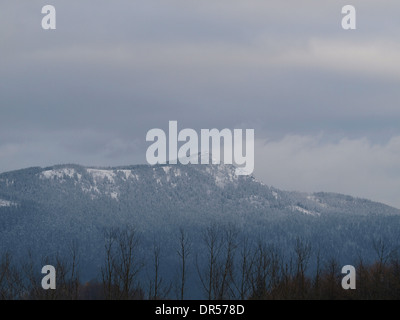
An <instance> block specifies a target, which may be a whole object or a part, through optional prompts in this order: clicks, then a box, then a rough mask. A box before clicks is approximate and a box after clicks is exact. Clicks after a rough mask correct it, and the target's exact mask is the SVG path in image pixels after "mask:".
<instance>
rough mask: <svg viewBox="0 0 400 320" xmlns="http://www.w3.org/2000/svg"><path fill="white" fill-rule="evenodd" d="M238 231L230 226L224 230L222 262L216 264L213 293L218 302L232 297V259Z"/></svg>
mask: <svg viewBox="0 0 400 320" xmlns="http://www.w3.org/2000/svg"><path fill="white" fill-rule="evenodd" d="M238 234H239V232H238V230H237V229H236V228H235V227H234V226H233V225H230V226H228V227H226V228H225V229H224V232H223V238H222V241H223V244H222V249H223V252H222V255H223V256H222V261H221V263H218V262H217V266H218V269H219V270H218V272H217V276H218V278H217V281H215V286H216V288H215V292H216V298H217V299H218V300H226V299H228V298H232V297H233V296H234V285H233V283H234V275H233V274H234V258H235V251H236V249H237V238H238Z"/></svg>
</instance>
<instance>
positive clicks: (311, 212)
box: [290, 206, 321, 217]
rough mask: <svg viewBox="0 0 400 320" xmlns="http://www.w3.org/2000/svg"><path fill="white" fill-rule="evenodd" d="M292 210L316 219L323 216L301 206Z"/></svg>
mask: <svg viewBox="0 0 400 320" xmlns="http://www.w3.org/2000/svg"><path fill="white" fill-rule="evenodd" d="M290 209H292V211H297V212H301V213H304V214H306V215H310V216H314V217H319V216H320V215H321V214H320V213H319V212H314V211H310V210H307V209H304V208H302V207H299V206H291V207H290Z"/></svg>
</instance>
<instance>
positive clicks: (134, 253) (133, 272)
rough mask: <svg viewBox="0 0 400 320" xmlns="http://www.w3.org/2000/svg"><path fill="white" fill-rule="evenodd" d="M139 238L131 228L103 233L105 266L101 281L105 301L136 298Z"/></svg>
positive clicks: (140, 263) (139, 261)
mask: <svg viewBox="0 0 400 320" xmlns="http://www.w3.org/2000/svg"><path fill="white" fill-rule="evenodd" d="M138 249H139V236H138V234H137V232H136V230H135V229H134V228H132V227H126V228H125V229H122V230H121V229H110V230H106V231H105V264H104V266H103V268H102V279H103V288H104V291H105V292H104V293H105V297H106V298H107V299H124V300H126V299H133V298H138V297H139V296H138V295H139V291H140V290H138V287H137V286H138V283H137V275H138V273H139V271H140V269H141V268H142V267H143V262H142V261H141V260H140V259H139V255H138Z"/></svg>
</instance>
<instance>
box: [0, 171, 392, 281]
mask: <svg viewBox="0 0 400 320" xmlns="http://www.w3.org/2000/svg"><path fill="white" fill-rule="evenodd" d="M212 223H218V224H223V225H224V224H230V225H234V226H235V228H237V230H239V231H240V233H241V234H242V235H249V236H250V237H252V238H254V239H256V238H262V239H264V240H266V241H268V242H274V243H277V244H279V245H280V246H281V247H283V248H286V247H289V246H291V245H292V243H293V241H294V239H296V238H297V237H302V238H305V239H307V240H308V241H310V242H311V243H312V244H313V246H314V247H315V248H319V249H321V248H322V249H323V250H322V251H323V252H324V254H325V255H326V257H327V258H329V256H334V257H335V258H338V259H341V260H343V261H346V262H348V263H350V262H351V261H350V260H352V259H353V260H356V259H357V258H358V257H359V255H360V254H361V255H363V256H365V257H366V258H368V257H372V256H373V254H374V253H373V249H372V241H373V240H374V239H378V238H383V239H385V240H387V241H390V242H391V243H395V242H397V241H398V236H399V230H400V210H398V209H395V208H392V207H389V206H386V205H384V204H380V203H376V202H372V201H369V200H365V199H358V198H353V197H351V196H346V195H340V194H332V193H322V192H321V193H313V194H310V193H301V192H287V191H282V190H278V189H275V188H273V187H270V186H267V185H264V184H263V183H261V182H260V181H257V179H255V178H254V177H252V176H236V175H235V167H233V166H231V165H223V164H221V165H168V164H167V165H156V166H148V165H137V166H127V167H116V168H94V167H82V166H78V165H58V166H53V167H48V168H38V167H36V168H29V169H24V170H19V171H13V172H7V173H3V174H0V252H1V251H5V250H10V251H12V252H14V253H18V254H19V255H20V257H21V258H22V259H24V257H25V255H26V253H27V251H28V250H31V251H32V252H34V253H36V254H37V255H38V256H39V255H44V254H51V253H54V252H61V253H62V252H66V250H67V249H66V248H67V244H69V243H71V242H72V241H75V242H78V243H79V246H80V251H81V254H82V257H83V258H82V262H81V263H82V265H83V266H84V268H85V270H86V271H87V272H86V276H87V277H91V276H92V275H91V274H90V272H91V270H94V269H96V270H98V268H99V265H101V263H102V253H103V252H102V250H103V231H104V228H107V227H110V226H125V225H133V226H135V228H136V229H138V230H139V231H140V232H141V233H142V235H143V237H144V241H143V243H144V244H150V243H151V242H152V241H153V239H154V238H157V239H160V240H161V241H162V243H163V245H164V246H165V250H166V252H168V250H171V252H175V251H174V250H175V249H174V245H175V244H176V237H175V236H174V235H176V233H177V230H178V228H179V227H184V228H185V229H186V230H187V231H188V232H189V234H191V235H192V237H193V239H200V238H199V237H200V233H201V230H202V229H203V228H205V227H207V226H209V225H210V224H212ZM195 242H196V241H195ZM197 242H198V241H197Z"/></svg>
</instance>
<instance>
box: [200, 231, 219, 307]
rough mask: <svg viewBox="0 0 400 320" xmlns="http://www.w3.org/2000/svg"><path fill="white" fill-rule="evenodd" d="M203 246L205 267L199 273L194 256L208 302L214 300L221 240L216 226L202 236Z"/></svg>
mask: <svg viewBox="0 0 400 320" xmlns="http://www.w3.org/2000/svg"><path fill="white" fill-rule="evenodd" d="M203 240H204V244H205V246H206V254H207V265H206V267H205V270H203V271H201V270H200V266H199V264H198V260H197V256H196V267H197V272H198V275H199V278H200V281H201V284H202V286H203V289H204V291H205V293H206V297H207V299H208V300H212V299H216V297H217V293H216V291H215V289H216V281H217V278H218V266H217V263H218V259H219V256H220V254H221V248H222V238H221V231H220V228H219V227H218V226H217V225H215V224H214V225H212V226H210V227H207V229H206V230H205V232H204V234H203Z"/></svg>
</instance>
